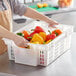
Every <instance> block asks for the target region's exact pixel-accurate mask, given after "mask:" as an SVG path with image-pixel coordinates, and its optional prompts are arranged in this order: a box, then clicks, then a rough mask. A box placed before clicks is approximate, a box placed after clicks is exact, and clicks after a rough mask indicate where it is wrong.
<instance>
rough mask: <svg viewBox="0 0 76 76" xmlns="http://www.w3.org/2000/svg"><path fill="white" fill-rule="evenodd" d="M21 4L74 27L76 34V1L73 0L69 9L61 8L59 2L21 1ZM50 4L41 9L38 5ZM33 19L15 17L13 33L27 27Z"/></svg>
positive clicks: (49, 0) (47, 0)
mask: <svg viewBox="0 0 76 76" xmlns="http://www.w3.org/2000/svg"><path fill="white" fill-rule="evenodd" d="M19 1H20V3H22V4H25V5H27V6H28V7H31V8H33V9H35V10H37V11H38V12H40V13H43V14H45V15H47V16H48V17H50V18H52V19H54V20H56V21H58V22H59V23H60V24H66V25H72V26H74V31H75V32H76V0H72V2H71V4H70V5H69V6H68V4H67V7H64V8H61V7H59V5H58V0H19ZM43 3H46V4H48V6H49V7H45V8H41V6H39V8H38V4H43ZM31 21H33V19H30V18H27V17H24V16H18V15H15V14H14V15H13V31H16V30H18V29H19V28H22V27H23V26H25V25H27V24H28V23H29V22H31Z"/></svg>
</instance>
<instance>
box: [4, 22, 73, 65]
mask: <svg viewBox="0 0 76 76" xmlns="http://www.w3.org/2000/svg"><path fill="white" fill-rule="evenodd" d="M47 25H48V24H47V23H45V22H41V21H39V22H38V21H34V22H32V23H30V24H28V25H26V26H25V27H23V28H21V29H20V30H18V31H16V32H15V33H18V32H21V31H23V30H26V31H29V32H30V30H31V29H33V28H35V27H36V26H41V27H42V28H44V30H45V31H46V32H47V31H48V29H49V30H51V31H53V30H55V29H56V28H48V26H47ZM57 28H59V29H61V30H62V31H63V33H62V34H61V35H60V36H58V37H57V38H55V39H54V40H53V41H52V42H50V43H49V44H45V45H41V44H31V43H29V45H30V49H25V48H20V47H17V46H16V45H15V44H14V42H13V41H11V40H8V39H3V40H4V41H5V43H6V44H7V45H8V54H9V59H10V60H14V61H15V62H16V63H20V64H26V65H32V66H37V65H42V66H47V65H48V64H50V63H52V62H53V61H54V60H56V59H57V58H58V57H59V56H61V55H62V54H63V53H64V52H66V51H67V50H68V49H70V43H71V35H72V32H73V26H67V25H61V24H60V25H59V26H58V25H57ZM47 33H48V32H47Z"/></svg>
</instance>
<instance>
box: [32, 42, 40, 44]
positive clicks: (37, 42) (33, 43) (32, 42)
mask: <svg viewBox="0 0 76 76" xmlns="http://www.w3.org/2000/svg"><path fill="white" fill-rule="evenodd" d="M31 43H33V44H39V42H31Z"/></svg>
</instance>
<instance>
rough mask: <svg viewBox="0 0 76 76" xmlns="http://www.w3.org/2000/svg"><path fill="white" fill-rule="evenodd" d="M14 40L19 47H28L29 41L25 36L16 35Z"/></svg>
mask: <svg viewBox="0 0 76 76" xmlns="http://www.w3.org/2000/svg"><path fill="white" fill-rule="evenodd" d="M13 41H14V42H15V44H16V45H17V46H19V47H27V43H28V41H27V40H26V39H24V38H23V37H21V36H17V35H16V36H15V37H14V38H13Z"/></svg>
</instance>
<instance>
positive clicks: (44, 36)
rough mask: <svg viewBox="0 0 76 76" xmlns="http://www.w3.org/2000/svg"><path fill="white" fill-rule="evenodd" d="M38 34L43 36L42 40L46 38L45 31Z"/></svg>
mask: <svg viewBox="0 0 76 76" xmlns="http://www.w3.org/2000/svg"><path fill="white" fill-rule="evenodd" d="M39 35H40V36H41V37H42V38H43V40H44V41H45V40H46V36H47V35H46V33H45V32H40V33H39Z"/></svg>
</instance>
